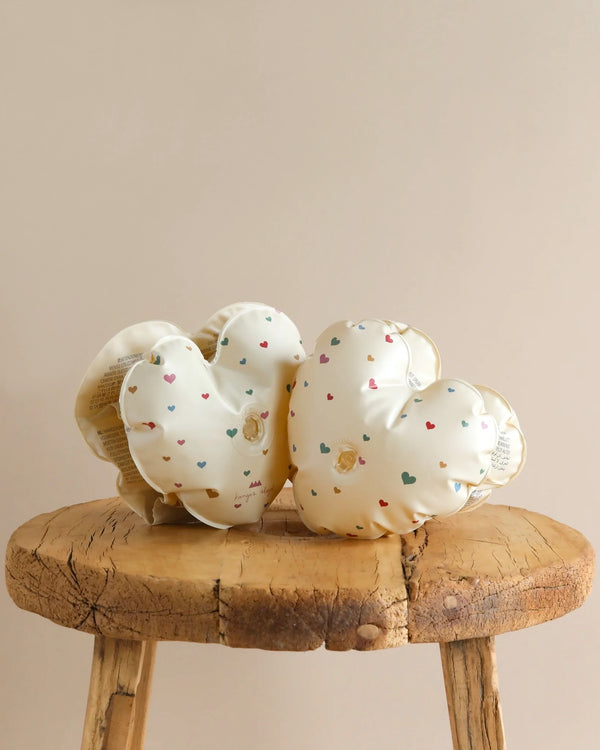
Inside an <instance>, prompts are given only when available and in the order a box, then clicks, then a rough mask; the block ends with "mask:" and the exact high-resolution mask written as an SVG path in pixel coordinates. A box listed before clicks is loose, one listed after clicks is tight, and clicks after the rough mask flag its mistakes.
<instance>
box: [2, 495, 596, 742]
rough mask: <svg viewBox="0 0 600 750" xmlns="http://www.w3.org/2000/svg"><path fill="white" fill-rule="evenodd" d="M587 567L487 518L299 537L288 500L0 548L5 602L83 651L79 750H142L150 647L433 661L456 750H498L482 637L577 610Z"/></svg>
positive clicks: (526, 517)
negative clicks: (88, 640)
mask: <svg viewBox="0 0 600 750" xmlns="http://www.w3.org/2000/svg"><path fill="white" fill-rule="evenodd" d="M593 568H594V553H593V550H592V547H591V545H590V544H589V542H588V541H587V539H586V538H585V537H584V536H583V535H582V534H580V533H579V532H578V531H575V530H574V529H572V528H570V527H568V526H565V525H564V524H561V523H558V522H557V521H554V520H552V519H551V518H547V517H546V516H543V515H540V514H538V513H532V512H530V511H527V510H522V509H520V508H513V507H507V506H503V505H491V504H487V505H483V506H481V507H480V508H478V509H477V510H474V511H473V512H471V513H464V514H457V515H455V516H452V517H450V518H448V519H444V520H441V519H434V520H431V521H429V522H427V523H426V524H425V525H424V526H422V527H421V528H419V529H417V530H416V531H415V532H413V533H412V534H407V535H405V536H391V537H386V538H382V539H377V540H374V541H364V540H360V541H359V540H356V541H353V540H348V539H341V538H339V537H336V536H333V535H332V536H329V537H327V536H326V537H323V536H318V535H315V534H313V533H312V532H310V531H309V530H308V529H307V528H306V527H305V526H304V525H303V524H302V522H301V521H300V519H299V517H298V515H297V513H296V511H295V510H294V507H293V500H292V494H291V490H290V489H285V490H284V491H283V492H282V493H281V495H280V496H279V498H278V499H277V500H276V501H275V503H274V504H273V505H272V506H271V508H270V509H269V510H268V511H267V512H266V513H265V515H264V516H263V518H262V520H261V521H260V522H259V523H256V524H253V525H248V526H238V527H234V528H231V529H228V530H219V529H213V528H209V527H207V526H205V525H203V524H199V523H193V524H187V525H177V526H148V525H147V524H146V523H145V522H144V521H143V520H142V519H141V518H139V517H138V516H137V515H136V514H135V513H134V512H133V511H132V510H130V509H129V508H128V507H127V506H126V505H125V504H124V503H123V502H122V501H121V500H120V499H119V498H110V499H104V500H96V501H93V502H88V503H82V504H79V505H72V506H69V507H65V508H61V509H60V510H57V511H54V512H52V513H47V514H43V515H40V516H37V517H36V518H33V519H32V520H30V521H28V522H27V523H25V524H23V526H21V527H20V528H19V529H17V530H16V531H15V532H14V533H13V535H12V537H11V538H10V541H9V543H8V547H7V554H6V581H7V588H8V591H9V593H10V595H11V596H12V598H13V600H14V601H15V603H16V604H17V605H18V606H19V607H21V608H23V609H26V610H29V611H31V612H35V613H37V614H39V615H42V616H43V617H46V618H48V619H50V620H52V621H54V622H56V623H59V624H60V625H64V626H66V627H69V628H74V629H76V630H82V631H85V632H88V633H92V634H94V635H95V636H96V639H95V647H94V657H93V662H92V676H91V681H90V692H89V697H88V708H87V713H86V719H85V724H84V733H83V743H82V749H83V750H116V748H119V749H120V750H142V748H143V739H144V731H145V719H146V712H147V708H148V698H149V693H150V685H151V678H152V669H153V664H154V654H155V648H156V642H157V641H161V640H174V641H194V642H199V643H221V644H223V645H226V646H234V647H246V648H261V649H270V650H287V651H305V650H309V649H315V648H318V647H319V646H321V645H324V646H325V647H326V648H328V649H334V650H346V649H359V650H372V649H383V648H390V647H395V646H402V645H404V644H406V643H409V642H412V643H426V642H435V643H439V644H440V649H441V657H442V667H443V672H444V678H445V685H446V696H447V700H448V708H449V713H450V724H451V729H452V738H453V745H454V748H455V750H504V748H505V743H504V734H503V726H502V718H501V711H500V701H499V692H498V685H497V673H496V661H495V650H494V636H495V635H498V634H500V633H504V632H507V631H510V630H518V629H521V628H525V627H528V626H531V625H536V624H538V623H541V622H544V621H546V620H551V619H554V618H556V617H560V616H561V615H564V614H566V613H567V612H569V611H571V610H573V609H575V608H576V607H578V606H580V605H581V604H582V603H583V601H584V600H585V598H586V596H587V595H588V593H589V591H590V589H591V585H592V578H593Z"/></svg>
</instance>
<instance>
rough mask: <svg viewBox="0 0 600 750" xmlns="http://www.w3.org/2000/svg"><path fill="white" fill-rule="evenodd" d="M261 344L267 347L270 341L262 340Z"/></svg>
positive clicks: (264, 347)
mask: <svg viewBox="0 0 600 750" xmlns="http://www.w3.org/2000/svg"><path fill="white" fill-rule="evenodd" d="M260 346H262V348H263V349H266V348H267V347H268V346H269V342H268V341H261V342H260Z"/></svg>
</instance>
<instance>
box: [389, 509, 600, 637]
mask: <svg viewBox="0 0 600 750" xmlns="http://www.w3.org/2000/svg"><path fill="white" fill-rule="evenodd" d="M403 542H404V544H403V556H404V570H405V576H406V585H407V590H408V595H409V603H408V608H409V625H408V630H409V640H410V641H411V642H413V643H424V642H432V643H443V642H448V641H455V640H464V639H468V638H479V637H484V636H490V635H498V634H499V633H504V632H507V631H510V630H519V629H521V628H526V627H529V626H531V625H536V624H539V623H541V622H545V621H547V620H552V619H554V618H556V617H560V616H562V615H564V614H566V613H567V612H570V611H571V610H573V609H575V608H576V607H579V606H580V605H581V604H582V603H583V601H584V600H585V598H586V597H587V595H588V594H589V592H590V589H591V585H592V578H593V570H594V552H593V550H592V547H591V545H590V543H589V542H588V541H587V539H586V538H585V537H584V536H583V535H582V534H580V533H579V532H578V531H575V530H574V529H571V528H570V527H568V526H565V525H564V524H561V523H559V522H557V521H554V520H553V519H551V518H548V517H546V516H543V515H540V514H539V513H532V512H530V511H527V510H522V509H521V508H511V507H507V506H503V505H483V506H481V507H480V508H478V509H477V510H474V511H473V512H472V513H466V514H458V515H456V516H452V517H450V518H447V519H444V520H443V521H442V520H434V521H430V522H429V523H427V524H425V525H424V526H423V527H421V528H420V529H418V530H417V531H416V532H414V533H413V534H410V535H407V536H405V537H403Z"/></svg>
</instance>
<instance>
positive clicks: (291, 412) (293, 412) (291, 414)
mask: <svg viewBox="0 0 600 750" xmlns="http://www.w3.org/2000/svg"><path fill="white" fill-rule="evenodd" d="M295 416H296V412H295V411H294V410H293V409H292V410H291V411H290V417H295Z"/></svg>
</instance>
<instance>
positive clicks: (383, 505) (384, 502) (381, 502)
mask: <svg viewBox="0 0 600 750" xmlns="http://www.w3.org/2000/svg"><path fill="white" fill-rule="evenodd" d="M379 505H381V507H382V508H387V506H388V505H389V503H386V501H385V500H380V501H379Z"/></svg>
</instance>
